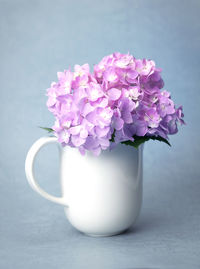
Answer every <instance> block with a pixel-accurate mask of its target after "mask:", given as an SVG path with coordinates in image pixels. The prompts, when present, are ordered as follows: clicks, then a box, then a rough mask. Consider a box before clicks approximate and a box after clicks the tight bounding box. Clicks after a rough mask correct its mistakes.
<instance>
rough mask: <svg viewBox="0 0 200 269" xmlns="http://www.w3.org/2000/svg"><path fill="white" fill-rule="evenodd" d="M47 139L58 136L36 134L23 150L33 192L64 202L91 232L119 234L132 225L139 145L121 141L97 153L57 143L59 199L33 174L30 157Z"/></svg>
mask: <svg viewBox="0 0 200 269" xmlns="http://www.w3.org/2000/svg"><path fill="white" fill-rule="evenodd" d="M49 143H57V138H56V137H42V138H40V139H39V140H37V141H36V142H35V143H34V144H33V146H32V147H31V148H30V150H29V152H28V154H27V158H26V163H25V171H26V176H27V179H28V182H29V183H30V185H31V187H32V188H33V189H34V190H35V191H37V192H38V193H39V194H41V195H42V196H43V197H45V198H47V199H49V200H50V201H53V202H56V203H59V204H61V205H63V206H64V208H65V213H66V215H67V218H68V220H69V221H70V223H71V224H72V225H73V226H74V227H75V228H76V229H78V230H79V231H81V232H83V233H86V234H88V235H91V236H111V235H115V234H119V233H121V232H123V231H125V230H126V229H128V228H129V227H130V226H132V225H133V224H134V223H135V221H136V219H137V216H138V214H139V212H140V208H141V203H142V151H143V147H142V146H140V147H139V149H134V148H133V147H130V146H125V145H122V144H119V145H118V146H117V147H116V148H115V149H113V150H112V151H109V150H106V151H102V153H101V154H100V156H98V157H95V156H94V155H93V154H92V153H90V152H87V153H86V155H85V156H82V155H81V154H80V153H79V151H78V150H77V149H76V148H71V147H64V148H62V147H61V146H60V145H59V144H58V146H59V148H60V154H61V158H60V175H61V186H62V197H54V196H52V195H50V194H48V193H46V192H45V191H43V190H42V189H41V188H40V187H39V186H38V184H37V183H36V181H35V176H34V159H35V157H36V155H37V153H38V151H39V150H40V149H41V147H42V146H43V145H45V144H49Z"/></svg>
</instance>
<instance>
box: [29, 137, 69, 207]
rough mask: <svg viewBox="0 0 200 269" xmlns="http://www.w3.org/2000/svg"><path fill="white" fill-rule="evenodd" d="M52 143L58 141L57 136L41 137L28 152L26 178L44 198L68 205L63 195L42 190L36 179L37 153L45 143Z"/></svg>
mask: <svg viewBox="0 0 200 269" xmlns="http://www.w3.org/2000/svg"><path fill="white" fill-rule="evenodd" d="M51 143H58V141H57V137H54V136H46V137H41V138H39V139H38V140H37V141H36V142H35V143H34V144H33V145H32V146H31V148H30V149H29V151H28V154H27V156H26V161H25V173H26V178H27V180H28V182H29V184H30V185H31V187H32V188H33V189H34V190H35V191H36V192H38V193H39V194H40V195H41V196H43V197H44V198H46V199H48V200H50V201H52V202H55V203H57V204H60V205H64V206H67V207H68V205H67V204H66V202H65V201H64V198H63V197H55V196H53V195H51V194H48V193H47V192H45V191H44V190H42V189H41V188H40V186H39V185H38V183H37V182H36V181H35V173H34V163H35V158H36V156H37V153H38V152H39V151H40V149H41V148H42V147H43V146H44V145H46V144H51ZM58 144H59V143H58Z"/></svg>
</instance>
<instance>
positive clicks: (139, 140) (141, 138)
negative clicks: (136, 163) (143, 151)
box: [121, 135, 171, 148]
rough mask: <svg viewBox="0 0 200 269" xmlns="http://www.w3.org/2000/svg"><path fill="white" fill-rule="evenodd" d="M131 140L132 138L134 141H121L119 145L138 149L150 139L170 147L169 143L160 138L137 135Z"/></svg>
mask: <svg viewBox="0 0 200 269" xmlns="http://www.w3.org/2000/svg"><path fill="white" fill-rule="evenodd" d="M133 138H134V141H131V140H127V141H123V142H121V143H122V144H124V145H127V146H132V147H135V148H138V147H139V146H140V145H141V144H143V143H145V142H146V141H148V140H150V139H152V140H157V141H160V142H164V143H166V144H167V145H169V146H171V145H170V143H169V141H168V140H167V139H165V138H163V137H161V136H137V135H134V136H133Z"/></svg>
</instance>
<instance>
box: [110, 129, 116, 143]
mask: <svg viewBox="0 0 200 269" xmlns="http://www.w3.org/2000/svg"><path fill="white" fill-rule="evenodd" d="M110 142H115V130H114V132H113V133H112V137H111V139H110Z"/></svg>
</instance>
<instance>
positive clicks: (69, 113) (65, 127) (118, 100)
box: [44, 52, 184, 155]
mask: <svg viewBox="0 0 200 269" xmlns="http://www.w3.org/2000/svg"><path fill="white" fill-rule="evenodd" d="M57 75H58V82H53V83H52V84H51V87H50V88H49V89H48V90H47V96H48V101H47V107H48V109H49V111H50V112H52V113H53V115H54V116H55V124H54V126H53V127H52V128H44V129H46V130H48V131H49V132H53V133H54V135H55V136H57V138H58V141H59V142H60V143H61V144H62V145H63V146H66V145H69V146H71V147H76V148H78V149H79V151H80V152H81V154H84V153H85V151H86V150H89V151H91V152H93V153H94V154H95V155H99V154H100V153H101V150H106V149H108V148H109V149H112V148H113V147H114V146H115V145H117V144H118V143H122V144H126V145H131V146H134V147H136V148H137V147H138V146H139V145H140V144H142V143H144V142H145V141H147V140H149V139H154V140H159V141H163V142H165V143H167V144H168V145H170V144H169V141H168V135H171V134H175V133H177V131H178V128H177V123H180V124H184V121H183V116H184V115H183V112H182V107H181V106H180V107H178V108H176V107H175V105H174V102H173V101H172V99H171V96H170V93H169V92H168V91H166V90H162V91H161V89H162V88H163V86H164V83H163V80H162V78H161V69H160V68H157V67H156V66H155V62H154V61H152V60H147V59H143V60H140V59H136V58H135V57H133V56H132V55H130V54H120V53H118V52H117V53H113V54H111V55H109V56H106V57H104V58H103V59H102V60H101V61H100V63H98V64H97V65H95V66H94V71H93V73H91V72H90V69H89V65H88V64H84V65H82V66H79V65H75V67H74V71H71V70H70V69H68V70H65V71H64V72H58V74H57Z"/></svg>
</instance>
